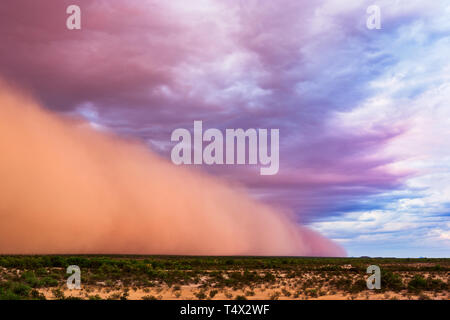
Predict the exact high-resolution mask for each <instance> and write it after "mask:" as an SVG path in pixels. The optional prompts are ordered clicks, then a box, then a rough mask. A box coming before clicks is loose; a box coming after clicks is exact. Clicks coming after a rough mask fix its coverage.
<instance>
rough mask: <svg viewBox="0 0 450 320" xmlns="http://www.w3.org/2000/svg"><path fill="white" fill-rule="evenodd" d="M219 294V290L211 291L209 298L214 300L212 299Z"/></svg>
mask: <svg viewBox="0 0 450 320" xmlns="http://www.w3.org/2000/svg"><path fill="white" fill-rule="evenodd" d="M217 293H219V291H217V290H211V291H210V292H209V297H210V298H211V299H212V298H214V297H215V296H216V294H217Z"/></svg>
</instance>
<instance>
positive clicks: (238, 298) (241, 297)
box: [234, 295, 247, 300]
mask: <svg viewBox="0 0 450 320" xmlns="http://www.w3.org/2000/svg"><path fill="white" fill-rule="evenodd" d="M234 300H247V297H245V296H242V295H238V296H236V298H234Z"/></svg>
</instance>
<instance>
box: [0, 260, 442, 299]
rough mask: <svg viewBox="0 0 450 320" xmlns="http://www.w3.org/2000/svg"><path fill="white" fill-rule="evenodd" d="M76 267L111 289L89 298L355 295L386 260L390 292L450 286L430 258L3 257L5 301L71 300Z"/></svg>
mask: <svg viewBox="0 0 450 320" xmlns="http://www.w3.org/2000/svg"><path fill="white" fill-rule="evenodd" d="M69 265H78V266H79V267H80V268H81V273H82V274H81V277H82V285H84V286H86V287H87V288H91V287H92V288H94V287H96V288H101V289H102V290H103V291H104V292H106V293H108V296H107V297H105V296H100V295H99V294H98V292H92V293H91V292H86V293H85V296H84V297H83V298H84V299H90V300H99V299H102V298H103V299H116V300H119V299H122V300H126V299H130V292H131V293H133V292H137V291H143V292H145V293H146V294H145V295H142V296H141V297H139V299H146V300H147V299H148V300H150V299H159V298H161V297H162V295H161V294H160V293H161V291H162V290H163V289H164V288H166V289H164V290H166V291H168V292H170V294H171V295H172V297H173V298H180V297H181V298H183V292H184V291H183V287H187V286H190V285H191V286H194V287H195V288H198V289H197V290H196V291H195V292H193V293H192V298H194V299H195V298H196V299H202V300H203V299H232V297H234V298H235V299H247V298H254V297H256V298H257V296H258V294H259V295H260V294H262V293H264V292H267V297H268V298H271V299H282V298H284V299H300V298H302V299H303V298H308V299H311V298H318V297H321V296H324V295H327V294H328V295H332V294H334V293H337V292H339V293H342V294H345V295H349V297H350V298H355V297H358V295H359V294H360V295H364V296H368V294H369V292H368V290H367V287H366V281H365V279H366V278H367V276H368V275H367V274H366V269H367V267H368V266H369V265H378V266H380V268H381V270H382V276H381V287H382V289H381V292H384V293H386V295H387V296H389V297H390V298H392V297H393V296H392V294H391V295H389V294H388V292H390V293H392V292H393V293H399V294H402V295H404V296H405V297H410V296H411V295H413V296H414V297H415V298H424V297H430V296H431V297H436V296H438V297H439V296H442V295H445V294H446V293H448V291H449V287H448V286H449V284H448V273H449V271H450V259H426V258H424V259H395V258H306V257H305V258H296V257H267V258H261V257H180V256H95V255H94V256H0V299H45V297H47V298H50V299H71V298H73V297H71V296H67V292H66V293H65V291H64V289H65V282H66V280H67V277H68V274H66V268H67V267H68V266H69ZM130 289H132V291H129V290H130ZM169 289H170V290H169ZM86 290H88V289H86ZM266 290H267V291H266ZM44 291H45V293H46V296H44V294H43V292H44ZM269 291H270V292H269ZM425 292H426V294H425ZM149 293H152V294H149Z"/></svg>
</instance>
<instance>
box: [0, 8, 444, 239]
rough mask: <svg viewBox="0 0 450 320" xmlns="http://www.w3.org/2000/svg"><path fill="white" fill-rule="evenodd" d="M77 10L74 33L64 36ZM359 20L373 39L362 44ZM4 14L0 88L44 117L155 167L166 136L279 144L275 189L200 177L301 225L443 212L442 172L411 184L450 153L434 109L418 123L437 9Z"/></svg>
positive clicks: (239, 173)
mask: <svg viewBox="0 0 450 320" xmlns="http://www.w3.org/2000/svg"><path fill="white" fill-rule="evenodd" d="M73 3H77V4H78V5H80V7H81V8H82V17H83V24H82V26H83V27H82V30H80V31H68V30H66V29H65V19H66V16H67V15H66V14H65V8H66V7H67V5H69V4H73ZM371 4H377V5H379V6H380V7H381V13H382V29H381V30H368V29H367V28H366V18H367V14H366V8H367V6H368V5H371ZM0 11H1V12H2V13H4V14H3V15H2V16H4V17H5V18H4V19H2V20H1V21H0V35H1V36H2V41H3V47H4V48H6V49H5V50H1V51H0V75H2V76H4V77H5V78H7V79H8V80H9V81H12V82H14V83H17V84H19V85H20V86H21V87H25V88H27V89H28V90H29V91H31V92H33V94H34V95H35V96H36V97H38V99H39V100H40V101H42V102H43V105H45V106H46V107H47V108H48V109H51V110H53V111H57V112H60V113H63V114H70V115H73V114H75V115H76V114H80V115H82V116H83V117H85V118H86V119H87V120H88V121H89V122H90V123H91V125H92V126H94V127H96V128H101V130H109V131H111V132H114V133H116V134H119V135H121V136H125V137H132V138H139V139H141V140H143V141H144V142H145V143H147V145H148V146H149V147H150V148H151V149H153V150H154V151H156V152H158V153H159V154H160V155H161V156H162V157H166V158H167V159H168V158H169V154H170V149H171V147H172V145H171V143H170V134H171V132H172V130H174V129H176V128H192V124H193V121H194V120H202V121H203V123H204V126H205V127H210V128H218V129H225V128H244V129H246V128H278V129H280V135H281V137H280V139H281V140H280V142H281V150H280V157H281V158H280V171H279V174H278V175H276V176H273V177H270V178H268V177H261V176H260V175H259V174H258V170H257V168H253V167H226V168H225V167H206V168H202V170H204V171H207V172H208V173H210V174H213V175H216V176H220V177H221V178H224V179H227V180H229V181H232V182H234V183H240V184H242V185H245V186H246V187H248V188H249V189H250V191H251V194H252V196H253V197H254V198H258V199H259V200H261V201H264V202H267V203H270V204H272V205H276V206H278V207H283V208H288V209H290V210H293V211H294V213H295V215H296V218H295V219H296V220H297V221H301V222H304V223H310V222H314V221H323V219H328V220H329V221H334V220H333V219H334V218H336V217H339V216H343V217H342V219H344V220H345V219H346V217H347V214H352V213H357V212H359V213H361V212H367V211H373V210H386V208H387V207H389V205H391V206H390V207H389V210H393V212H397V211H396V210H397V209H395V204H396V203H398V201H400V200H399V197H400V198H401V197H403V196H405V197H406V199H410V198H422V197H424V194H423V190H424V189H427V188H428V190H434V191H433V192H431V191H430V193H432V194H433V196H430V197H431V198H433V199H434V200H433V204H432V203H431V202H430V201H427V202H426V204H425V205H424V208H427V206H429V207H428V208H435V207H442V205H441V203H442V201H444V200H443V199H444V198H445V196H446V193H441V194H440V193H439V192H438V191H437V187H432V188H431V189H430V186H433V185H437V184H439V186H440V187H442V186H443V185H445V182H443V181H442V179H440V178H439V175H440V174H441V173H442V172H443V171H444V170H441V171H439V170H438V171H437V173H436V172H435V174H434V175H428V174H425V173H424V171H421V170H418V169H420V167H421V166H426V167H429V166H433V165H436V166H439V167H442V166H444V163H445V159H447V155H446V154H445V152H443V151H439V150H438V149H445V148H447V144H446V143H444V142H443V143H441V144H440V145H439V146H436V143H435V141H437V140H438V137H439V136H441V135H442V133H446V132H447V131H446V129H445V128H446V127H445V126H446V125H447V124H446V123H444V120H443V119H444V118H445V117H446V116H447V113H446V111H445V107H442V108H440V114H439V116H437V117H435V118H430V117H428V115H427V112H431V109H427V108H424V107H423V105H426V104H427V99H430V101H431V100H432V99H434V94H436V95H437V96H440V95H441V93H439V92H436V93H433V92H434V91H433V90H436V89H437V88H442V85H443V84H445V83H446V82H448V76H447V77H446V75H448V74H449V72H448V71H449V67H448V62H447V61H446V58H447V56H448V54H447V53H448V50H449V48H450V46H449V43H448V36H447V35H448V31H449V28H450V25H449V22H448V21H450V20H449V19H448V15H449V12H450V9H449V6H448V4H446V2H445V1H433V2H430V1H424V0H412V1H406V0H399V1H390V0H379V1H375V2H373V1H372V2H370V3H369V2H367V1H348V2H345V3H343V2H342V1H337V0H336V1H334V0H333V1H329V0H328V1H322V0H317V1H309V2H307V3H306V2H300V1H294V0H280V1H277V2H276V3H275V2H273V1H256V0H251V1H237V0H236V1H226V2H223V1H218V0H202V1H196V2H195V4H193V3H189V4H187V3H186V1H181V0H180V1H177V0H175V1H170V2H168V1H166V2H163V1H152V0H131V1H114V2H111V1H107V0H96V1H87V0H78V1H66V0H61V1H51V0H42V1H39V4H38V3H37V2H36V1H32V0H17V1H14V2H13V3H8V4H6V3H2V4H0ZM425 92H428V95H427V96H425V95H424V93H425ZM444 96H445V95H444ZM421 109H422V110H424V111H423V112H420V111H419V110H421ZM447 109H448V108H447ZM425 110H428V111H425ZM423 121H425V122H427V124H426V125H425V124H424V122H423ZM437 124H439V125H437ZM424 132H426V133H424ZM418 145H420V148H418V147H417V146H418ZM432 146H435V147H434V148H435V149H436V150H434V151H431V150H429V149H430V148H432ZM414 149H417V150H419V149H420V150H419V151H418V152H416V153H414V155H411V153H410V151H412V150H414ZM411 157H414V160H413V159H412V158H411ZM423 157H428V159H427V160H426V161H424V159H423ZM419 158H422V160H421V161H418V162H417V161H416V160H418V159H419ZM445 170H446V169H445ZM419 176H420V177H422V178H420V177H419ZM444 176H445V177H446V175H441V177H444ZM413 178H414V179H413ZM439 181H440V182H439ZM419 189H420V190H419ZM444 189H445V188H444ZM445 190H446V189H445ZM439 194H440V195H439ZM438 198H439V200H438ZM429 210H431V211H434V209H429ZM397 214H398V213H397ZM421 234H422V233H421Z"/></svg>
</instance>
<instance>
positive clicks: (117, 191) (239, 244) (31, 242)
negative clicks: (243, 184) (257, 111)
mask: <svg viewBox="0 0 450 320" xmlns="http://www.w3.org/2000/svg"><path fill="white" fill-rule="evenodd" d="M0 150H1V154H2V158H1V161H0V176H1V177H2V184H1V185H0V194H1V195H2V201H1V202H0V222H1V223H0V253H2V254H11V253H13V254H36V253H127V254H182V255H185V254H196V255H307V256H310V255H314V256H316V255H318V256H322V255H325V256H340V255H344V254H345V252H344V250H343V249H341V248H340V247H339V246H338V245H336V244H334V243H332V242H331V241H329V240H327V239H325V238H323V237H322V236H320V235H319V234H318V233H316V232H314V231H311V230H309V229H308V228H306V227H304V226H300V225H298V224H296V223H295V222H294V221H292V218H291V217H290V216H289V215H288V214H287V213H285V212H282V211H277V210H275V209H274V208H271V207H269V206H267V205H263V204H260V203H258V202H256V201H254V200H252V199H251V198H250V197H249V196H248V195H246V193H245V191H244V190H233V188H232V186H230V185H227V184H226V183H224V182H220V181H219V180H217V179H214V178H212V177H209V176H207V175H205V174H201V173H196V172H193V171H189V170H185V169H183V168H179V167H175V166H173V165H172V164H171V163H169V162H168V161H165V160H163V159H161V158H160V157H159V156H156V155H155V154H152V153H151V152H149V151H148V150H146V148H145V147H143V146H142V145H141V144H139V143H136V142H133V141H128V140H123V139H119V138H117V137H116V136H114V135H112V134H108V133H104V132H100V131H98V130H94V129H92V128H91V127H90V126H89V125H86V123H85V122H80V121H74V120H73V119H72V120H69V119H64V118H59V117H56V116H55V115H53V114H50V113H48V112H44V111H43V110H41V109H40V108H39V107H38V106H37V105H36V104H35V103H34V102H33V101H31V100H30V99H29V98H24V97H22V96H20V95H18V94H17V93H14V92H12V90H11V89H8V88H5V87H4V86H2V87H0Z"/></svg>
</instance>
